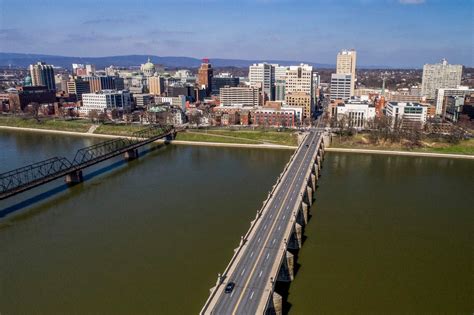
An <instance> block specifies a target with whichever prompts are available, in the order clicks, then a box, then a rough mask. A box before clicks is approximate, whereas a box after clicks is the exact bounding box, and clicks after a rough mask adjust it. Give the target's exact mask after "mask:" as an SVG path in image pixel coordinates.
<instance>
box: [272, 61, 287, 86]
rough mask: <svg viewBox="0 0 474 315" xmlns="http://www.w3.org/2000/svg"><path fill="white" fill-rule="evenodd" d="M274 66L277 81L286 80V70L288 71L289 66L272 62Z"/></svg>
mask: <svg viewBox="0 0 474 315" xmlns="http://www.w3.org/2000/svg"><path fill="white" fill-rule="evenodd" d="M272 66H273V68H274V71H275V82H276V81H278V80H286V71H288V69H289V67H287V66H280V65H279V64H272Z"/></svg>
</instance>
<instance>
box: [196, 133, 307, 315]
mask: <svg viewBox="0 0 474 315" xmlns="http://www.w3.org/2000/svg"><path fill="white" fill-rule="evenodd" d="M306 137H307V135H305V137H304V138H303V140H302V141H301V143H300V145H299V146H298V148H297V149H296V151H295V152H294V153H293V154H292V156H291V157H290V161H289V162H288V163H287V164H286V166H285V168H284V170H283V171H282V173H280V175H279V176H278V179H277V184H276V185H273V187H272V189H271V190H270V192H269V194H268V197H267V198H266V199H265V201H264V202H263V205H262V207H261V208H260V210H259V211H258V213H257V217H256V218H255V219H254V220H253V221H252V222H251V225H250V228H249V229H248V230H247V233H245V235H244V236H243V239H244V240H248V238H249V236H250V234H251V233H252V231H253V230H254V228H255V226H256V225H257V223H258V222H259V220H260V218H261V216H262V215H263V211H264V210H265V208H266V207H267V204H268V202H269V201H270V200H271V199H272V197H273V195H274V194H275V192H276V190H277V189H279V187H280V185H279V184H280V182H281V180H282V179H283V177H284V176H286V175H287V170H288V168H289V166H290V165H291V163H292V162H293V160H294V157H295V156H296V155H297V154H298V152H299V151H300V150H301V148H302V146H303V143H304V140H305V139H306ZM282 174H283V175H282ZM244 245H245V241H244V242H243V243H240V244H239V247H237V249H236V250H235V251H234V254H233V255H232V258H231V259H230V262H229V263H228V264H227V267H226V268H225V270H224V272H223V273H222V275H221V279H219V283H218V284H217V285H216V286H215V287H214V288H213V289H212V291H211V294H210V295H209V297H208V299H207V300H206V303H205V304H204V306H203V308H202V309H201V312H200V314H204V313H205V312H206V311H207V309H208V308H209V305H210V304H211V302H212V300H213V299H214V297H215V296H216V294H217V291H218V289H219V286H220V285H221V284H222V282H223V281H224V279H225V278H226V277H227V275H228V273H229V271H230V269H231V268H232V266H233V264H234V263H235V261H236V260H237V258H238V256H239V255H240V253H241V252H242V249H243V248H244Z"/></svg>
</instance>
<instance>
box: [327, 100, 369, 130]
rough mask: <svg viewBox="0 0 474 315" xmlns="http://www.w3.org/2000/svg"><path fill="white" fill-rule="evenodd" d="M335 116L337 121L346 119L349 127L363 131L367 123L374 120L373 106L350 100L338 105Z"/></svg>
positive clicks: (365, 102)
mask: <svg viewBox="0 0 474 315" xmlns="http://www.w3.org/2000/svg"><path fill="white" fill-rule="evenodd" d="M335 114H336V117H337V120H338V121H340V120H342V119H343V118H344V119H346V123H347V125H348V126H349V127H352V128H356V129H363V128H364V127H366V125H367V121H369V120H372V119H374V118H375V106H374V105H373V104H371V103H369V102H368V101H361V100H357V99H350V100H348V101H346V102H344V103H341V104H338V105H337V107H336V113H335Z"/></svg>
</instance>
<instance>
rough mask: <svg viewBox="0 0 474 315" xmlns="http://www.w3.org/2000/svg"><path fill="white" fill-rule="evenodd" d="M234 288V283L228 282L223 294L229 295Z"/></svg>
mask: <svg viewBox="0 0 474 315" xmlns="http://www.w3.org/2000/svg"><path fill="white" fill-rule="evenodd" d="M234 287H235V283H234V282H229V283H227V285H226V286H225V290H224V292H225V293H231V292H232V290H234Z"/></svg>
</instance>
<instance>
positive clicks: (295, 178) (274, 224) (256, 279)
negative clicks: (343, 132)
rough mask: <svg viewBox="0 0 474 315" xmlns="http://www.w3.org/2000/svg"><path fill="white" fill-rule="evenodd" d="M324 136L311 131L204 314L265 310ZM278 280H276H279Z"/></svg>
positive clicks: (207, 304)
mask: <svg viewBox="0 0 474 315" xmlns="http://www.w3.org/2000/svg"><path fill="white" fill-rule="evenodd" d="M320 141H321V139H320V133H319V132H317V131H314V130H312V131H310V133H309V135H307V136H306V138H305V139H304V141H303V142H302V144H301V145H300V146H299V148H298V150H297V151H296V152H295V154H294V155H293V157H292V161H291V162H290V165H289V166H288V168H287V170H286V172H285V173H284V175H283V177H282V178H281V180H280V182H279V183H278V185H277V186H276V187H275V189H274V191H273V194H272V196H271V198H270V199H269V200H268V202H267V204H266V206H265V207H264V209H263V212H262V215H261V217H260V218H259V219H258V220H257V222H256V223H255V226H254V227H253V229H252V230H251V232H250V234H249V235H248V236H247V241H246V242H245V244H244V245H243V246H242V247H241V248H240V250H239V253H238V254H237V255H236V257H235V260H234V261H233V262H231V264H230V265H229V267H228V271H227V273H226V274H225V279H224V281H223V282H222V284H221V285H219V286H218V287H217V288H216V289H215V291H214V294H213V295H211V297H210V299H209V300H208V302H207V303H206V306H205V307H204V309H203V310H202V313H203V314H255V313H257V310H259V311H262V305H264V306H265V304H266V302H267V300H268V298H269V296H270V295H271V293H272V291H273V284H272V281H271V279H270V278H271V277H275V276H276V274H277V272H278V271H277V272H276V273H275V266H276V265H278V266H279V264H280V261H281V259H282V258H281V257H284V256H285V254H286V244H285V241H286V240H285V238H286V237H287V236H288V234H289V233H288V232H289V228H291V225H292V224H293V222H294V221H292V217H293V216H294V211H295V208H296V209H297V208H298V207H299V205H300V203H301V200H302V199H301V198H302V195H301V192H302V191H303V189H305V188H306V185H307V181H308V171H309V172H311V168H312V167H313V163H314V159H315V156H316V154H317V150H318V147H319V144H320ZM275 280H276V279H275ZM229 282H234V283H235V288H234V290H233V291H232V293H230V294H226V293H225V292H224V288H225V286H226V284H227V283H229Z"/></svg>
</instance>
